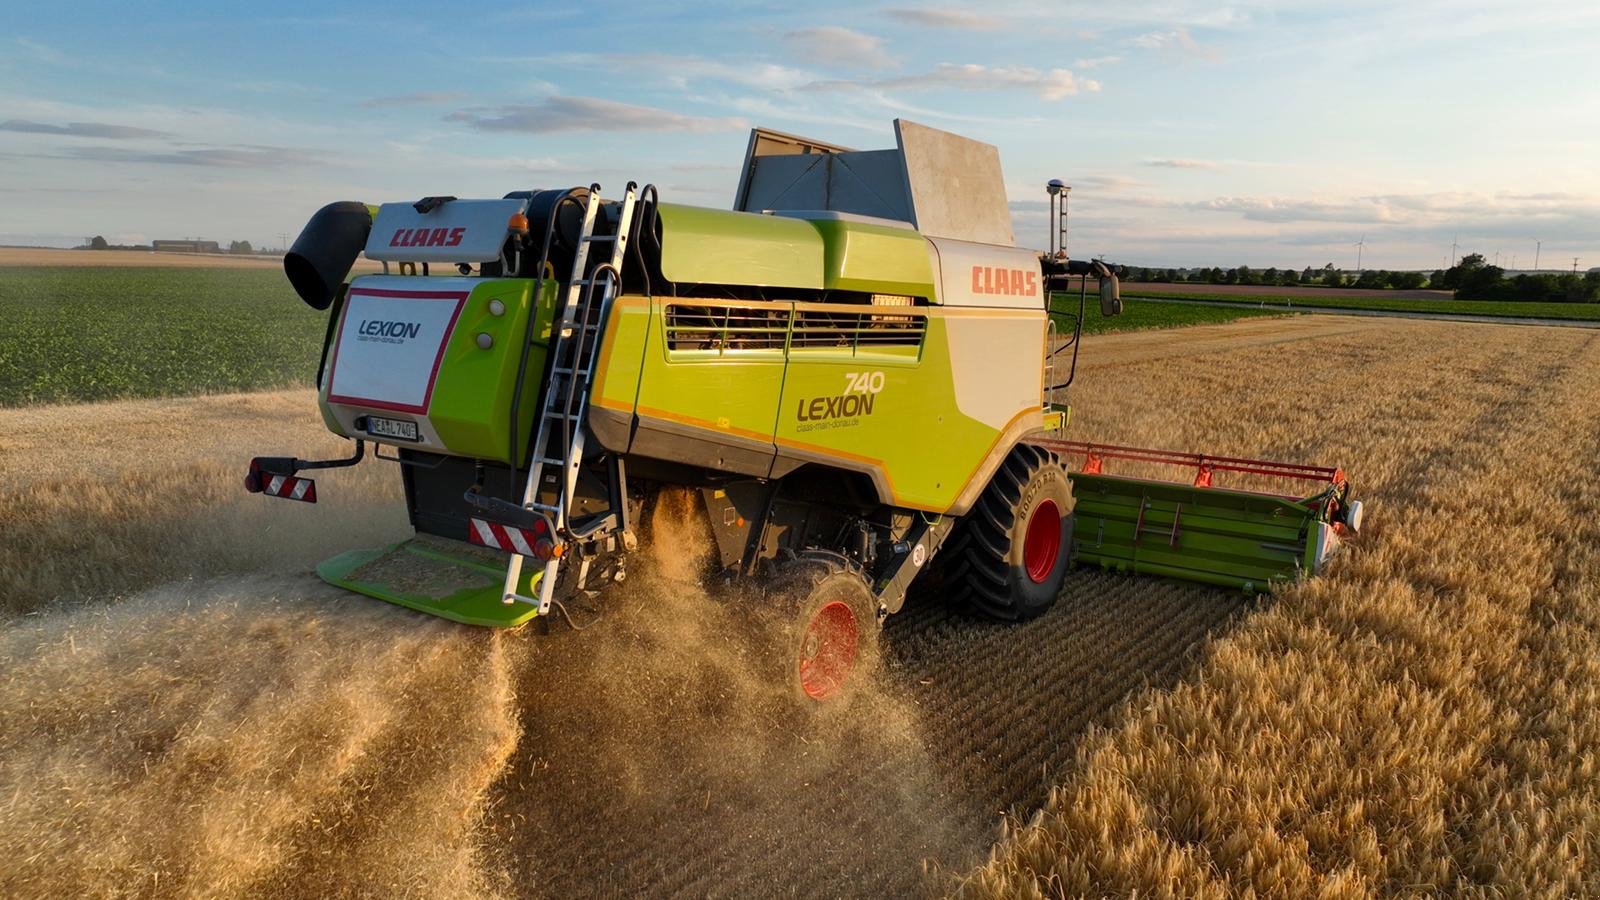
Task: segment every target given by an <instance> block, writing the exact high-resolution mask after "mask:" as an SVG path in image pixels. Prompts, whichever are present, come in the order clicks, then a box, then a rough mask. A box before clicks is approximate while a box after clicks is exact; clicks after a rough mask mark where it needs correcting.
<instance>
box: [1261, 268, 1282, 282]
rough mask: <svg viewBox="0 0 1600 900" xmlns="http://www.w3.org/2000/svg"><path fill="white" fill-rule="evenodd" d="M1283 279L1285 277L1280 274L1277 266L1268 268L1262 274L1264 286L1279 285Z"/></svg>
mask: <svg viewBox="0 0 1600 900" xmlns="http://www.w3.org/2000/svg"><path fill="white" fill-rule="evenodd" d="M1281 277H1283V275H1282V273H1280V272H1279V271H1278V267H1277V266H1268V267H1267V268H1266V269H1264V270H1262V272H1261V283H1262V284H1269V285H1270V284H1277V283H1278V279H1279V278H1281Z"/></svg>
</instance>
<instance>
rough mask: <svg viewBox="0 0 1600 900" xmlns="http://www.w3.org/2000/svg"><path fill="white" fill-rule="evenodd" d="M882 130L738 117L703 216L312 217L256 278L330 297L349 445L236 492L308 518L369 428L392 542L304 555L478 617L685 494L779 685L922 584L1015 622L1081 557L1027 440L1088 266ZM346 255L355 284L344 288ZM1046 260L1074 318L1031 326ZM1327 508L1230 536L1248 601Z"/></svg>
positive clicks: (1078, 316)
mask: <svg viewBox="0 0 1600 900" xmlns="http://www.w3.org/2000/svg"><path fill="white" fill-rule="evenodd" d="M895 133H896V143H897V146H896V148H894V149H891V150H876V151H855V150H849V149H846V148H842V147H836V146H832V145H827V144H822V143H820V142H816V141H810V140H807V139H803V138H797V137H794V136H790V135H784V134H781V133H778V132H771V131H765V130H760V129H758V130H756V131H755V132H753V133H752V135H751V139H750V143H749V146H748V148H747V151H746V158H745V164H744V167H743V170H742V173H741V176H740V181H739V187H738V191H737V195H736V196H737V200H736V203H735V209H733V210H714V209H704V208H697V207H690V206H680V205H675V204H670V203H662V202H660V201H659V199H658V197H657V192H656V191H655V189H654V188H653V187H645V188H643V189H639V188H638V187H637V186H636V185H634V184H629V185H628V186H627V187H626V189H625V190H624V191H623V192H622V194H621V196H620V197H618V198H615V199H610V200H608V199H605V198H603V197H602V196H601V194H600V188H599V186H598V185H595V186H591V187H589V188H572V189H569V190H538V191H516V192H512V193H509V194H507V195H506V196H505V197H503V198H500V199H487V200H469V199H457V198H454V197H428V198H424V199H422V200H419V201H416V202H401V203H386V204H382V205H380V206H377V207H368V206H366V205H364V204H359V203H335V204H331V205H329V206H327V207H325V208H324V209H322V210H321V211H319V212H318V213H317V214H316V215H315V216H313V217H312V219H311V221H310V222H309V223H308V224H307V226H306V229H305V230H304V232H302V234H301V235H300V237H299V239H298V240H296V242H295V244H294V246H293V248H292V249H291V251H290V252H289V254H288V255H287V256H286V259H285V270H286V273H287V274H288V276H289V279H290V282H291V284H293V286H294V287H295V289H296V291H297V292H298V293H299V294H300V296H301V297H302V299H304V300H305V301H306V302H307V303H308V304H310V305H311V306H313V307H315V308H317V309H326V310H328V311H329V322H328V331H327V337H326V340H325V342H324V347H323V354H322V363H321V367H320V369H319V374H318V379H317V383H318V388H319V394H318V402H319V405H320V408H321V412H322V416H323V419H324V421H325V423H326V424H327V427H328V428H329V429H330V430H331V431H333V432H334V433H335V434H338V435H341V436H343V437H346V438H349V439H351V440H353V441H354V442H355V451H354V453H353V455H352V456H351V457H350V458H347V459H342V460H330V461H306V460H299V459H294V458H288V457H277V458H257V459H256V460H254V461H252V464H251V474H250V477H249V478H248V479H247V487H249V488H250V489H251V490H255V491H258V492H261V493H264V494H268V495H271V496H279V497H287V498H290V499H300V500H310V501H312V502H314V500H315V496H316V494H315V487H314V485H313V484H312V482H311V481H310V480H309V479H307V478H305V477H304V476H303V475H302V474H301V473H302V472H303V471H305V470H307V469H317V468H330V467H336V466H344V465H353V464H355V463H357V462H359V461H360V460H361V459H363V458H364V456H365V446H366V444H367V443H372V444H375V445H377V446H378V447H379V448H380V451H379V452H378V453H377V454H376V455H378V456H379V458H381V459H387V460H390V461H393V462H395V463H397V464H398V465H399V470H400V472H401V476H402V479H403V481H404V485H405V495H406V502H407V507H408V510H409V512H410V518H411V524H412V525H413V526H414V528H415V530H416V532H417V536H416V538H414V539H412V540H409V541H406V542H403V543H401V544H398V545H395V546H392V547H384V548H376V549H361V550H352V551H348V552H346V553H343V554H340V555H338V556H335V557H333V558H332V559H330V560H328V561H326V562H324V563H323V564H322V565H321V566H319V567H318V571H319V573H320V574H321V575H322V576H323V577H324V578H325V579H327V580H328V581H330V582H332V583H334V584H338V585H341V586H343V587H346V588H349V589H351V590H355V591H358V592H361V593H364V594H368V595H370V596H373V597H378V598H381V599H384V600H388V601H390V602H394V603H399V604H402V605H405V606H409V607H412V608H415V609H419V610H422V611H425V612H429V613H433V614H435V615H440V616H444V617H446V618H450V619H454V620H456V621H461V622H466V623H471V624H480V625H501V626H513V625H519V624H522V623H523V622H526V621H528V620H530V619H532V618H534V617H536V616H540V615H546V614H549V613H550V612H551V610H552V608H555V609H561V608H562V607H561V606H560V604H561V602H562V601H563V600H564V599H566V598H570V597H571V596H573V595H574V594H577V593H579V592H587V591H592V590H593V589H595V588H596V587H597V586H600V585H604V584H606V583H610V582H613V581H616V580H619V579H620V578H621V577H622V575H623V573H624V572H625V569H624V566H625V564H626V560H627V555H628V552H629V551H630V550H631V549H633V547H634V546H635V544H636V540H637V535H638V533H639V532H640V531H641V530H642V529H647V528H648V520H649V518H650V514H651V512H652V509H653V508H654V507H655V506H656V505H657V503H658V501H659V498H660V497H661V496H662V494H663V492H664V491H668V490H676V491H689V492H693V494H694V496H695V497H696V498H697V501H696V502H697V509H698V510H699V512H700V514H701V516H702V517H703V521H704V524H705V527H706V529H707V530H708V531H709V532H710V533H711V534H712V535H713V536H714V539H715V544H716V548H717V554H716V555H717V557H718V562H719V564H720V566H719V567H720V568H721V569H722V570H723V571H725V572H726V573H728V574H730V575H732V576H735V577H740V578H750V579H759V580H761V581H762V582H763V583H764V584H767V585H768V586H769V591H768V593H769V595H770V598H771V606H772V607H773V609H775V610H778V611H779V612H778V613H777V615H778V616H779V618H780V620H782V621H785V622H788V623H789V624H788V626H786V627H788V628H789V632H790V637H791V639H792V646H791V647H790V648H789V649H790V650H791V651H792V652H793V659H792V660H791V661H790V662H792V666H789V669H790V670H791V671H790V674H791V675H793V676H794V678H793V682H794V687H795V690H796V691H797V692H798V693H799V694H800V695H802V696H804V697H805V698H808V700H809V701H820V700H826V699H828V698H830V697H832V696H835V695H837V694H841V693H843V692H844V691H845V690H846V689H847V687H848V685H849V684H850V683H851V682H852V681H853V679H854V678H856V677H858V676H859V673H858V672H857V666H856V665H855V663H856V661H857V660H858V659H864V658H866V657H867V656H869V655H870V654H868V653H866V652H865V649H866V648H868V647H869V646H870V645H871V643H872V642H874V641H875V640H876V629H877V625H878V623H879V621H880V620H881V618H882V617H883V616H885V615H887V614H889V613H892V612H895V611H897V610H898V609H900V608H901V606H902V604H903V603H904V601H905V597H906V594H907V590H908V588H909V587H910V586H911V584H912V583H913V581H915V580H917V579H918V578H919V576H922V575H923V573H926V572H930V571H932V570H935V569H937V570H938V571H939V573H940V575H939V576H937V577H940V578H941V579H942V581H943V583H944V584H945V585H946V588H947V591H948V592H949V593H951V594H952V595H955V596H957V597H959V598H961V599H963V600H965V601H967V602H968V603H969V604H970V605H972V606H974V607H976V608H977V609H980V610H982V611H984V612H987V613H989V614H991V615H995V616H998V617H1001V618H1007V619H1021V618H1027V617H1030V616H1034V615H1038V614H1039V613H1041V612H1043V611H1044V610H1045V609H1048V608H1049V606H1050V605H1051V603H1053V602H1054V599H1055V596H1056V594H1057V593H1058V592H1059V589H1060V586H1061V583H1062V579H1063V578H1065V577H1066V573H1067V569H1068V568H1069V567H1070V565H1071V564H1072V562H1073V561H1074V557H1075V555H1076V554H1077V553H1078V548H1079V547H1080V544H1077V543H1075V542H1074V538H1073V534H1074V525H1075V521H1074V519H1073V517H1072V513H1071V511H1072V509H1073V496H1072V494H1073V483H1072V480H1071V479H1070V478H1069V476H1068V474H1067V473H1066V471H1065V469H1064V468H1063V467H1062V465H1061V464H1060V462H1059V460H1058V459H1057V457H1056V456H1055V455H1054V454H1053V453H1052V452H1051V451H1050V450H1048V449H1045V448H1044V447H1043V446H1042V445H1041V443H1040V442H1041V441H1043V440H1045V439H1046V438H1048V437H1049V436H1051V435H1053V434H1054V433H1055V432H1056V431H1058V430H1059V429H1060V428H1061V427H1063V426H1064V424H1065V421H1066V418H1067V415H1066V409H1065V406H1064V403H1063V402H1062V401H1063V397H1062V394H1061V392H1062V391H1063V390H1064V389H1065V387H1066V386H1067V385H1068V384H1069V383H1070V382H1071V380H1072V373H1073V371H1074V370H1075V367H1076V356H1077V349H1078V343H1079V339H1080V337H1081V329H1082V321H1083V316H1084V309H1085V298H1086V296H1087V293H1088V291H1087V281H1088V279H1090V278H1093V279H1095V280H1096V281H1097V284H1098V287H1097V294H1098V296H1099V300H1100V306H1101V310H1102V312H1103V313H1107V314H1114V313H1115V312H1117V311H1118V310H1119V309H1120V299H1119V298H1118V295H1117V288H1116V276H1115V272H1114V270H1113V268H1112V267H1110V266H1108V265H1106V264H1105V263H1103V262H1101V261H1095V260H1071V259H1069V258H1068V257H1067V255H1066V252H1065V250H1066V248H1065V240H1064V239H1065V220H1066V209H1065V191H1058V190H1052V191H1051V197H1052V206H1051V209H1052V216H1053V218H1054V219H1055V223H1056V225H1057V226H1058V227H1057V234H1058V236H1059V241H1058V240H1057V238H1056V237H1053V238H1052V242H1051V247H1050V249H1049V250H1048V251H1045V252H1042V253H1041V252H1039V251H1035V250H1029V249H1024V248H1019V247H1017V246H1016V245H1015V240H1014V235H1013V234H1012V230H1011V221H1010V212H1009V208H1008V206H1007V203H1006V195H1005V190H1004V182H1003V179H1002V177H1001V172H1000V163H999V154H998V152H997V151H996V150H995V148H994V147H992V146H990V145H988V144H983V143H980V142H978V141H973V140H970V139H967V138H963V137H960V136H958V135H953V134H949V133H947V132H942V131H938V130H936V129H931V128H927V127H925V126H920V125H916V124H914V123H910V122H905V121H897V122H896V123H895ZM1058 197H1059V203H1058V202H1057V198H1058ZM363 253H364V254H365V256H366V257H367V258H368V259H371V260H374V261H377V262H379V263H381V265H382V268H383V271H382V273H381V274H371V275H362V276H359V277H357V278H355V279H353V280H351V281H350V282H349V283H348V284H346V283H345V282H344V278H345V274H346V273H348V272H349V271H350V269H351V266H352V265H353V263H354V262H355V260H356V258H357V256H358V255H360V254H363ZM1074 278H1077V279H1078V283H1079V286H1080V290H1079V293H1078V297H1077V308H1076V312H1073V311H1072V308H1071V304H1070V303H1068V304H1067V305H1066V307H1065V312H1064V314H1063V313H1056V312H1054V311H1053V310H1052V309H1051V295H1052V291H1058V290H1061V289H1063V288H1065V287H1066V286H1068V285H1069V284H1070V283H1072V279H1074ZM1068 354H1070V355H1068ZM383 448H388V450H389V451H390V452H389V454H388V455H385V454H384V453H383V452H382V449H383ZM1096 487H1097V489H1102V488H1104V487H1105V485H1104V484H1100V483H1097V484H1096ZM1189 489H1190V490H1193V491H1203V490H1205V489H1204V488H1199V487H1192V486H1191V487H1190V488H1189ZM297 490H298V491H299V493H298V494H297V493H296V491H297ZM1138 502H1143V501H1138ZM1193 502H1199V503H1203V502H1204V497H1202V498H1200V499H1199V500H1194V501H1191V503H1193ZM1343 503H1344V494H1343V492H1342V489H1341V492H1340V493H1339V494H1338V497H1337V499H1336V500H1334V501H1332V502H1324V503H1322V505H1321V506H1317V505H1316V504H1314V503H1305V504H1301V505H1299V506H1298V507H1296V508H1299V509H1302V510H1304V515H1303V516H1301V519H1302V520H1303V521H1301V522H1300V526H1301V527H1300V531H1301V532H1302V534H1301V535H1300V537H1299V538H1298V540H1299V544H1296V545H1295V546H1294V547H1289V545H1288V544H1284V546H1285V547H1288V549H1284V550H1281V551H1280V550H1272V551H1271V552H1270V553H1268V551H1264V550H1263V551H1261V554H1258V555H1263V556H1264V557H1265V556H1270V557H1271V558H1270V559H1269V560H1267V562H1266V563H1265V564H1264V565H1265V566H1266V568H1265V569H1263V570H1262V573H1263V574H1259V575H1256V576H1255V577H1256V578H1258V579H1259V581H1260V586H1261V587H1264V586H1265V585H1266V584H1267V583H1270V582H1271V581H1272V580H1274V579H1278V580H1281V579H1282V578H1289V577H1295V576H1296V575H1297V574H1299V573H1300V572H1302V571H1304V570H1305V565H1304V564H1303V561H1304V560H1307V559H1313V557H1307V556H1305V554H1304V553H1303V552H1301V553H1300V555H1299V556H1295V555H1294V552H1293V551H1294V550H1295V549H1296V547H1298V549H1299V550H1300V551H1303V550H1304V545H1305V542H1306V541H1315V536H1314V535H1313V533H1312V532H1313V531H1314V529H1313V528H1312V527H1311V524H1310V523H1311V522H1317V521H1320V522H1324V523H1326V522H1328V521H1332V520H1334V519H1338V518H1339V517H1340V516H1342V515H1344V509H1345V507H1344V506H1343V505H1342V504H1343ZM1281 514H1282V513H1281V512H1280V513H1276V515H1281ZM1201 518H1204V517H1201ZM1291 518H1292V517H1291ZM1105 521H1106V520H1100V525H1099V527H1100V529H1101V530H1102V531H1104V530H1105V527H1106V526H1105ZM1188 521H1189V522H1190V523H1191V525H1189V526H1188V527H1190V528H1193V527H1194V526H1193V525H1192V523H1194V522H1195V521H1196V518H1195V517H1194V515H1193V514H1192V513H1191V514H1190V518H1189V519H1188ZM1080 527H1081V526H1080ZM1141 529H1145V523H1144V521H1143V516H1140V521H1139V523H1138V524H1137V527H1136V528H1135V534H1134V535H1133V538H1132V541H1133V543H1134V544H1135V545H1137V544H1138V543H1139V542H1140V540H1141V539H1142V537H1141V536H1142V535H1143V534H1144V530H1141ZM1113 530H1115V529H1113ZM1291 530H1293V529H1291ZM1173 535H1174V538H1173V541H1172V546H1171V547H1170V548H1169V551H1172V552H1182V551H1181V548H1180V544H1183V543H1184V542H1183V541H1182V540H1180V537H1181V535H1180V529H1179V527H1178V526H1177V525H1176V524H1174V526H1173ZM1295 540H1296V539H1295V538H1294V537H1293V536H1292V535H1291V536H1290V537H1289V538H1283V537H1282V536H1281V535H1277V533H1276V532H1275V537H1274V542H1275V544H1282V543H1283V542H1284V541H1289V543H1290V544H1293V543H1294V541H1295ZM1188 543H1189V545H1192V546H1193V547H1194V548H1196V550H1197V552H1203V551H1200V550H1199V548H1201V547H1202V545H1204V543H1205V542H1203V541H1201V542H1198V543H1197V542H1195V541H1194V540H1193V539H1191V540H1190V541H1189V542H1188ZM1096 546H1099V545H1096ZM1138 550H1139V548H1138V547H1134V549H1133V551H1132V552H1131V553H1130V554H1129V558H1128V560H1127V564H1126V566H1125V567H1126V568H1129V569H1130V570H1132V571H1144V570H1145V569H1142V568H1141V566H1140V564H1139V558H1140V553H1139V552H1138ZM1273 554H1276V555H1273ZM936 558H937V563H936V562H935V560H936ZM1097 560H1098V561H1101V562H1102V563H1104V559H1103V557H1094V558H1093V559H1091V558H1090V557H1089V556H1085V559H1084V561H1097ZM1313 562H1316V560H1313ZM1274 566H1275V567H1276V568H1273V567H1274ZM1169 570H1170V571H1169V572H1168V574H1171V573H1172V572H1173V571H1176V568H1174V567H1170V566H1169ZM418 571H426V573H427V575H426V577H419V576H417V574H416V573H417V572H418ZM1251 571H1252V572H1255V571H1256V570H1254V569H1252V570H1251ZM1251 584H1252V586H1255V585H1256V584H1257V582H1255V581H1252V582H1251ZM1241 586H1242V585H1241ZM786 665H788V664H787V663H786Z"/></svg>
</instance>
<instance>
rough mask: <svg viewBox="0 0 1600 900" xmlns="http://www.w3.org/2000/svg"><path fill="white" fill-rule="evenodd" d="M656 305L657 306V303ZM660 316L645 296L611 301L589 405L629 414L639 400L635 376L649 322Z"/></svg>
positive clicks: (640, 366) (641, 361)
mask: <svg viewBox="0 0 1600 900" xmlns="http://www.w3.org/2000/svg"><path fill="white" fill-rule="evenodd" d="M656 305H657V306H659V305H660V304H659V303H657V304H656ZM659 315H660V311H659V310H658V309H653V308H652V307H651V303H650V299H649V298H648V297H639V296H624V297H618V298H616V299H615V300H613V301H612V302H611V319H610V321H609V322H608V323H607V324H606V331H605V337H604V341H605V344H604V345H603V346H602V348H601V351H600V354H601V355H600V359H599V361H598V362H597V363H596V365H595V375H594V387H593V388H591V389H590V393H589V398H590V401H591V402H592V403H594V404H595V405H596V406H599V407H601V408H604V409H610V410H616V411H620V412H627V413H632V412H633V408H634V404H635V403H636V402H637V400H638V398H639V373H640V372H641V371H642V369H643V367H644V364H645V353H646V352H647V351H646V347H647V346H648V345H649V344H650V342H651V335H652V331H651V323H652V322H653V321H654V319H655V317H656V316H659Z"/></svg>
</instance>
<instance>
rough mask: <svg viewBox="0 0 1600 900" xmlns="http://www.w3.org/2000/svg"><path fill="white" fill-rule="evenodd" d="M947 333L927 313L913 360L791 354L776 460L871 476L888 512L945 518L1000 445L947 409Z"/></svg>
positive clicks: (980, 426) (894, 355) (992, 434)
mask: <svg viewBox="0 0 1600 900" xmlns="http://www.w3.org/2000/svg"><path fill="white" fill-rule="evenodd" d="M950 326H951V320H950V319H948V318H946V317H945V316H943V315H939V314H937V313H930V314H929V315H928V317H927V334H926V337H925V338H924V340H923V345H922V347H921V348H920V350H921V352H920V355H908V354H906V353H905V351H906V350H908V349H911V350H915V349H917V348H903V347H886V348H882V349H881V350H878V351H874V350H870V349H865V348H862V349H858V350H856V351H854V352H852V351H851V350H849V349H837V350H836V349H830V348H820V347H810V348H795V349H792V350H791V351H790V353H789V370H788V373H787V375H786V377H785V379H784V383H783V403H782V406H781V408H780V409H779V410H778V427H777V441H778V444H779V447H780V453H783V454H784V455H786V456H794V457H795V458H796V459H800V460H807V461H810V460H818V461H825V460H826V459H827V458H829V457H832V458H834V459H835V460H836V463H835V464H838V465H842V466H844V467H846V468H853V469H857V470H858V471H867V472H869V473H872V472H876V473H878V474H877V475H876V476H875V480H877V479H881V481H882V482H883V483H882V487H883V488H887V490H888V492H889V495H890V496H889V498H888V499H889V500H890V502H892V503H893V504H894V505H896V506H907V507H912V508H916V509H924V510H930V511H934V512H941V513H942V512H945V511H946V510H949V509H950V508H951V507H952V506H954V505H955V502H956V499H957V497H958V496H960V494H961V491H962V489H963V488H965V487H966V486H967V481H968V480H969V479H970V478H971V477H972V475H973V473H974V472H975V471H976V470H977V469H978V467H979V466H980V465H981V464H982V463H983V461H984V459H985V458H986V457H987V456H988V454H989V452H990V450H991V448H993V447H994V446H995V443H996V441H997V440H998V439H999V437H1000V429H997V428H994V427H993V426H991V425H987V424H985V423H983V422H980V421H978V420H977V419H974V418H972V417H970V416H967V415H965V414H963V413H962V412H961V410H960V408H959V406H958V404H957V402H956V390H955V374H954V372H953V371H952V366H951V357H950V346H949V328H950ZM958 327H959V325H958ZM1008 449H1009V448H1008Z"/></svg>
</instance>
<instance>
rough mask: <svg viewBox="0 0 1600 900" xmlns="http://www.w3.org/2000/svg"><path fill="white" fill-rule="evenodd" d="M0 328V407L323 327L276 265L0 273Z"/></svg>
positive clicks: (301, 371)
mask: <svg viewBox="0 0 1600 900" xmlns="http://www.w3.org/2000/svg"><path fill="white" fill-rule="evenodd" d="M1056 308H1057V309H1058V310H1066V309H1069V308H1070V309H1072V310H1074V311H1075V310H1076V309H1077V296H1076V295H1075V294H1074V295H1072V296H1071V297H1070V298H1069V297H1068V296H1067V295H1064V294H1063V295H1058V296H1057V298H1056ZM1271 314H1281V311H1277V310H1275V311H1271V312H1264V311H1261V310H1245V309H1238V310H1234V309H1226V308H1218V307H1204V306H1184V305H1182V304H1177V303H1155V302H1140V301H1137V300H1132V301H1129V302H1128V304H1127V308H1126V310H1125V311H1124V312H1123V314H1122V315H1121V316H1119V317H1117V318H1114V319H1106V318H1103V317H1101V315H1100V313H1099V309H1098V306H1097V303H1096V300H1095V299H1094V298H1093V297H1091V298H1090V301H1089V310H1088V315H1087V316H1086V321H1085V323H1084V330H1085V331H1086V332H1088V333H1100V332H1107V331H1126V330H1130V329H1143V328H1170V327H1175V326H1180V325H1196V324H1203V323H1209V322H1226V321H1229V320H1231V319H1237V318H1242V317H1244V316H1255V315H1271ZM0 321H3V322H4V323H5V326H4V328H0V407H9V406H31V405H36V404H44V403H72V402H84V401H93V400H115V399H120V398H127V397H166V396H183V395H189V394H204V393H219V392H226V391H247V390H259V389H265V388H273V387H285V386H290V385H309V384H311V383H312V380H313V379H314V377H315V375H316V370H317V357H318V353H319V349H320V347H321V346H322V336H323V333H324V328H325V325H326V320H325V319H324V316H323V314H322V313H318V312H315V311H313V310H311V309H309V308H307V307H306V306H305V305H304V304H302V303H301V302H300V301H299V299H298V298H296V297H295V295H294V292H293V291H292V290H290V288H289V284H288V282H287V281H285V280H284V277H283V273H281V272H279V271H277V270H276V269H200V268H170V269H169V268H117V267H106V268H98V267H78V266H37V267H18V268H0Z"/></svg>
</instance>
